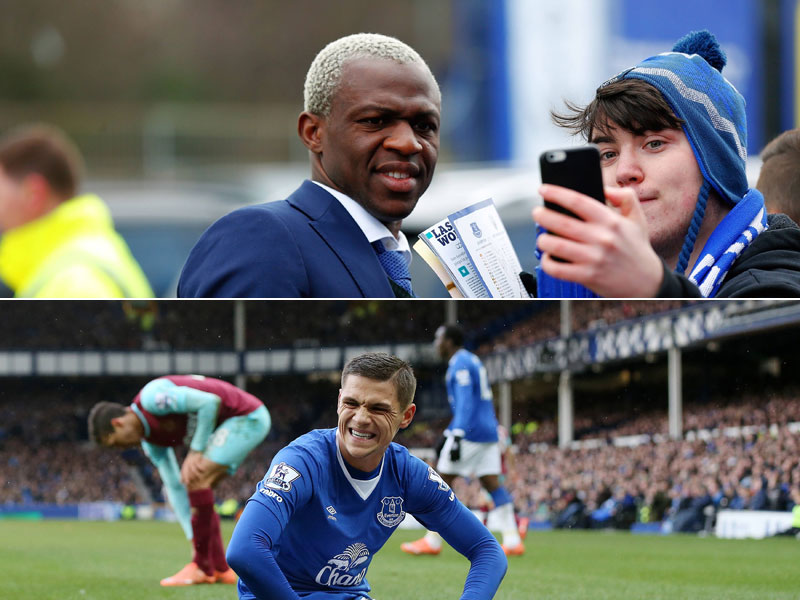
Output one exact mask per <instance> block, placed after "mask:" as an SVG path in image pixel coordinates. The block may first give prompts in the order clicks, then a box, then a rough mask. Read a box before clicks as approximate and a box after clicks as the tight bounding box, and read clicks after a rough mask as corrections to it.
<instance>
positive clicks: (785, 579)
mask: <svg viewBox="0 0 800 600" xmlns="http://www.w3.org/2000/svg"><path fill="white" fill-rule="evenodd" d="M232 527H233V526H232V524H231V523H230V522H226V523H223V528H224V529H223V531H224V532H225V535H226V537H227V536H230V532H231V531H232ZM418 535H419V532H416V531H407V530H401V531H399V532H398V533H396V534H395V535H394V536H392V538H391V539H390V540H389V541H388V542H387V544H386V546H385V547H384V548H383V549H382V550H381V551H380V553H379V554H378V555H377V556H376V558H375V559H374V560H373V563H372V566H371V567H370V570H369V573H368V579H369V581H370V583H371V584H372V593H373V595H374V597H375V598H376V599H377V600H395V599H402V600H417V599H419V600H429V599H430V600H441V599H444V598H457V597H458V596H459V594H460V592H461V589H462V586H463V582H464V578H465V576H466V572H467V567H468V563H467V561H466V559H464V558H463V557H461V556H460V555H458V554H457V553H456V552H455V551H453V550H452V549H451V548H449V547H446V548H445V549H444V550H443V552H442V554H440V555H439V556H436V557H430V556H408V555H405V554H403V553H402V552H401V551H400V543H401V542H403V541H408V540H412V539H414V538H416V537H418ZM526 546H527V551H526V553H525V555H524V556H521V557H511V558H510V559H509V569H508V573H507V574H506V577H505V579H504V581H503V583H502V585H501V587H500V590H499V592H498V594H497V596H496V598H498V599H503V600H517V599H518V600H530V599H533V598H547V599H562V598H563V599H581V598H585V599H587V600H588V599H592V600H598V599H604V598H609V599H611V598H613V599H615V600H616V599H620V598H636V599H640V598H641V599H644V598H647V599H648V600H655V599H679V598H685V599H693V598H698V599H703V600H707V599H719V598H723V599H731V600H739V599H741V600H744V599H750V598H752V599H759V600H771V599H774V600H783V599H786V600H788V599H790V598H791V599H796V598H798V597H800V569H798V559H800V541H798V540H795V539H794V538H785V539H769V540H718V539H715V538H700V537H695V536H683V535H674V536H665V537H661V536H637V535H630V534H628V533H605V532H585V531H556V532H531V533H530V535H529V536H528V539H527V541H526ZM190 557H191V554H190V547H189V543H188V542H187V541H186V540H185V539H183V536H182V533H181V530H180V527H178V525H176V524H174V523H159V522H135V521H132V522H115V523H96V522H78V521H16V520H0V561H2V562H1V563H0V564H2V565H3V567H4V572H5V573H6V574H5V576H4V578H3V582H2V583H0V597H2V598H9V599H11V598H13V599H19V600H32V599H34V598H35V599H37V600H50V599H52V600H106V599H108V600H134V599H135V600H143V599H147V600H151V599H161V598H164V599H168V598H169V599H172V598H175V599H187V600H189V599H191V600H204V599H230V600H233V599H235V598H236V590H235V587H234V586H224V585H220V584H215V585H203V586H197V587H192V588H162V587H160V586H159V585H158V581H159V579H161V578H162V577H166V576H167V575H171V574H172V573H174V572H175V571H177V570H178V569H179V568H180V567H182V566H183V565H184V564H185V563H186V562H188V560H189V559H190Z"/></svg>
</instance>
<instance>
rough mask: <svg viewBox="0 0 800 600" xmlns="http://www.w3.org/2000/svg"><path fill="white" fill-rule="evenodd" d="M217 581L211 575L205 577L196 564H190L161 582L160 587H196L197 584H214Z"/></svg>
mask: <svg viewBox="0 0 800 600" xmlns="http://www.w3.org/2000/svg"><path fill="white" fill-rule="evenodd" d="M216 581H217V579H216V577H214V576H213V575H206V574H205V573H203V570H202V569H201V568H200V567H198V566H197V564H196V563H193V562H190V563H189V564H188V565H186V566H185V567H183V568H182V569H181V570H180V571H178V572H177V573H175V575H173V576H172V577H167V578H165V579H162V580H161V585H163V586H165V587H173V586H179V585H197V584H199V583H214V582H216Z"/></svg>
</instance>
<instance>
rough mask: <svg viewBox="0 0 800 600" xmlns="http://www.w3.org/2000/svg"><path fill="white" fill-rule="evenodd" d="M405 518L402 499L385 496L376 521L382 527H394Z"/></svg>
mask: <svg viewBox="0 0 800 600" xmlns="http://www.w3.org/2000/svg"><path fill="white" fill-rule="evenodd" d="M405 518H406V513H405V512H403V499H402V498H400V497H398V496H386V497H385V498H384V499H383V500H381V512H379V513H378V521H379V522H380V524H381V525H383V526H384V527H396V526H397V525H399V524H400V522H401V521H402V520H403V519H405Z"/></svg>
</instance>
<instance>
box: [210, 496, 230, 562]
mask: <svg viewBox="0 0 800 600" xmlns="http://www.w3.org/2000/svg"><path fill="white" fill-rule="evenodd" d="M211 562H212V564H213V565H214V569H215V570H216V571H217V572H219V573H224V572H225V571H227V570H228V568H229V567H228V561H226V560H225V546H224V545H223V544H222V531H221V530H220V526H219V515H218V514H217V513H216V511H214V517H213V519H212V523H211Z"/></svg>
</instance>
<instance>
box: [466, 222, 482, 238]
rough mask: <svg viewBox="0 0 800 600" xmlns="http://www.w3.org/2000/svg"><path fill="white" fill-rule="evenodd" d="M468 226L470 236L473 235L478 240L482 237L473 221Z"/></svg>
mask: <svg viewBox="0 0 800 600" xmlns="http://www.w3.org/2000/svg"><path fill="white" fill-rule="evenodd" d="M469 226H470V227H471V228H472V235H474V236H475V237H476V238H479V237H481V236H482V235H483V232H482V231H481V229H480V227H478V224H477V223H476V222H475V221H473V222H472V223H470V224H469Z"/></svg>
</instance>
